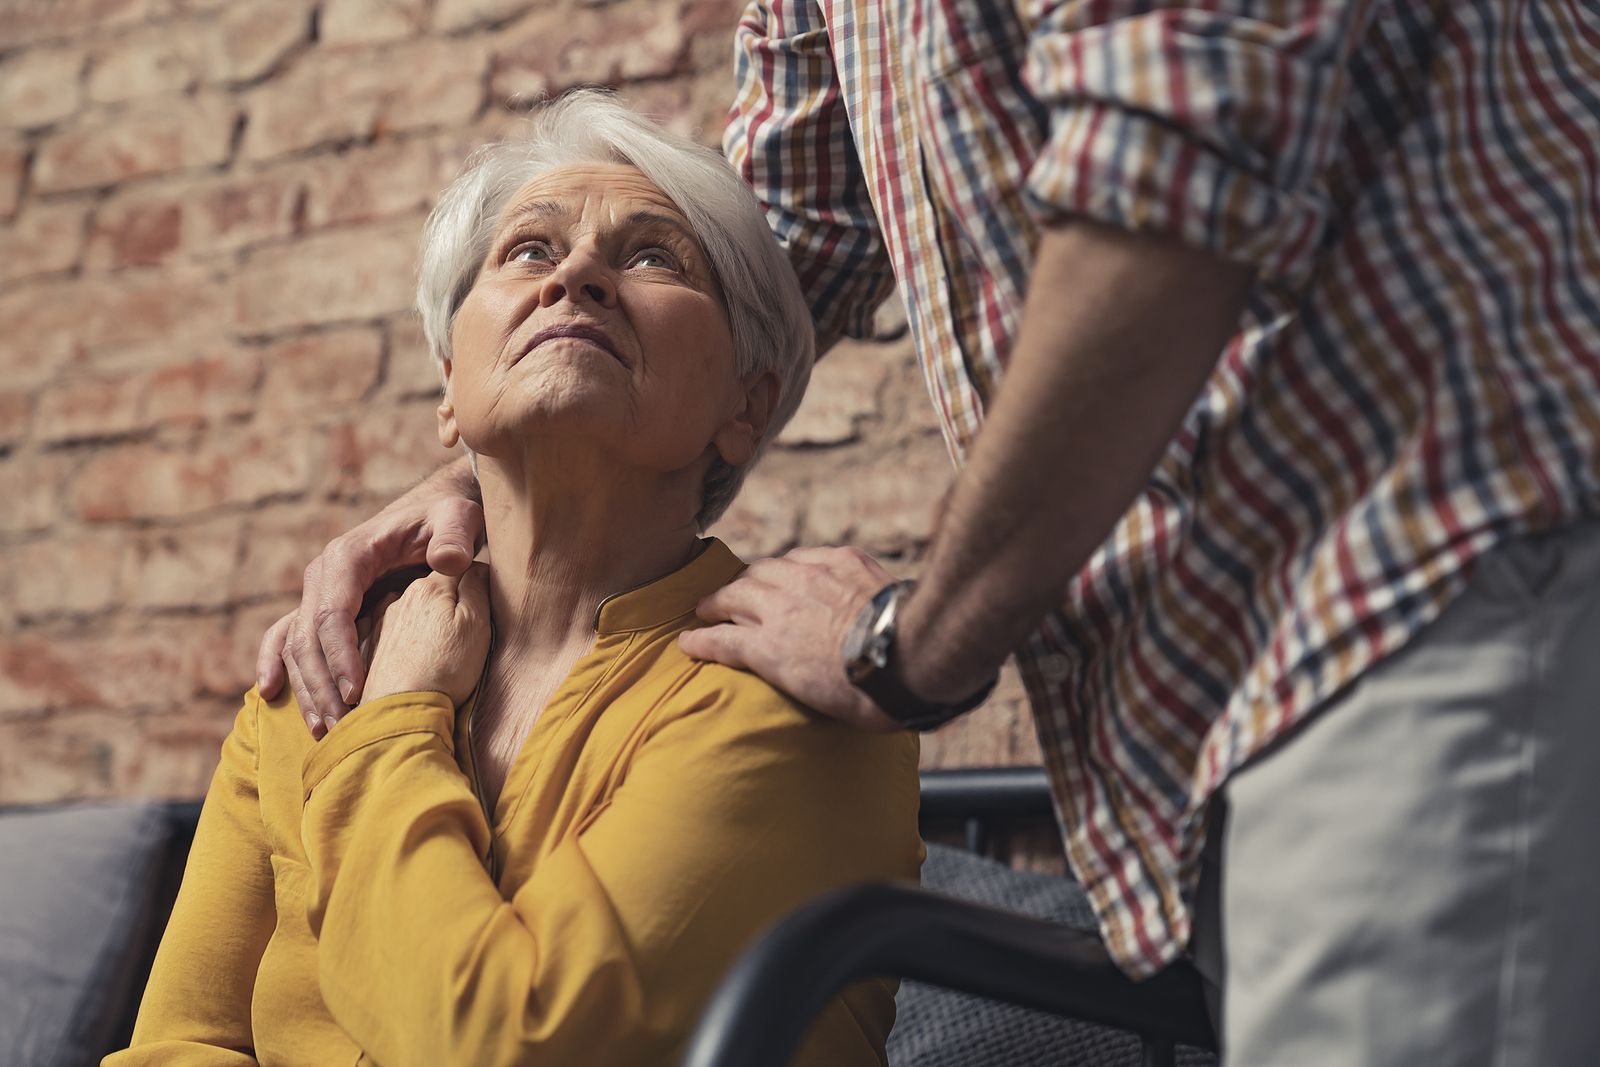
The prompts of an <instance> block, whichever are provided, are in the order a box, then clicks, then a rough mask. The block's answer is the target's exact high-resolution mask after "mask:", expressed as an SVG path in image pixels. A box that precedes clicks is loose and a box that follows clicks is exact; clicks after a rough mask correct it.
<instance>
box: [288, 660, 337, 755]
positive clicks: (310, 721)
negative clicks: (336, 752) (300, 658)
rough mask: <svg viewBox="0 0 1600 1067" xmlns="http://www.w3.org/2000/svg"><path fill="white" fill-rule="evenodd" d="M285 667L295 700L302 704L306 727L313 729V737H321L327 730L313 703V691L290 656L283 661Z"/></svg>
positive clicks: (301, 710)
mask: <svg viewBox="0 0 1600 1067" xmlns="http://www.w3.org/2000/svg"><path fill="white" fill-rule="evenodd" d="M283 669H284V673H285V674H287V675H288V676H289V685H290V687H291V688H292V689H293V690H294V699H295V702H296V703H297V704H299V705H300V717H301V718H302V719H304V720H305V723H306V729H308V730H310V731H311V736H312V738H313V739H316V738H320V737H321V736H322V735H323V734H324V733H326V732H327V731H326V730H325V729H324V728H323V725H322V716H321V715H318V714H317V712H316V710H315V709H314V708H313V707H312V705H311V693H310V691H309V690H308V689H306V683H305V679H304V678H301V677H300V669H299V668H298V667H296V666H295V663H294V660H293V659H288V658H286V659H285V660H284V661H283Z"/></svg>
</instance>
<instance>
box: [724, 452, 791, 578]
mask: <svg viewBox="0 0 1600 1067" xmlns="http://www.w3.org/2000/svg"><path fill="white" fill-rule="evenodd" d="M780 459H781V457H777V456H769V457H768V458H767V459H766V460H764V461H763V462H762V463H761V464H760V465H758V466H757V467H756V469H755V470H754V471H752V472H751V473H750V476H749V478H747V479H746V480H745V483H744V488H743V489H742V490H740V492H739V495H738V496H736V497H734V499H733V503H732V504H731V505H729V506H728V510H727V511H726V512H724V513H723V516H722V518H721V519H719V520H717V522H716V524H715V525H714V526H712V528H711V530H710V532H711V533H712V534H714V535H715V536H717V537H720V538H721V539H722V540H724V541H726V542H727V543H728V547H730V548H732V549H733V550H734V551H735V552H737V553H738V554H739V555H740V556H743V557H744V558H745V559H747V560H749V559H756V558H759V557H761V556H775V555H777V554H778V553H780V552H784V551H787V550H788V549H790V548H793V547H794V545H795V541H796V535H797V534H798V533H799V531H800V505H801V503H802V502H803V501H802V493H801V492H800V490H799V488H798V487H797V486H796V485H794V484H793V479H792V476H786V475H789V474H790V472H789V471H786V470H784V469H783V465H782V464H781V463H780V462H778V461H779V460H780ZM769 464H770V466H769Z"/></svg>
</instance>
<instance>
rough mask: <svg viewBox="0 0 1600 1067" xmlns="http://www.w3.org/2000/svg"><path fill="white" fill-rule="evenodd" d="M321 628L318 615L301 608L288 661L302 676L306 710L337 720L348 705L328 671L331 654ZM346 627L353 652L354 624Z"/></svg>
mask: <svg viewBox="0 0 1600 1067" xmlns="http://www.w3.org/2000/svg"><path fill="white" fill-rule="evenodd" d="M307 616H311V617H310V618H308V617H307ZM318 625H319V620H318V619H317V618H316V617H315V615H314V614H312V613H311V612H310V611H308V610H307V609H304V608H302V609H301V613H300V618H299V619H298V620H297V621H296V622H295V626H294V630H293V631H292V632H291V634H290V636H289V660H290V662H291V663H292V664H293V665H294V667H295V669H296V670H298V671H299V672H300V680H301V681H302V682H303V683H304V685H305V689H306V692H307V695H308V697H309V699H310V701H311V703H310V707H309V708H307V709H306V710H308V711H313V712H315V713H316V714H317V715H319V716H322V717H323V718H337V717H338V716H339V715H340V714H341V713H342V712H343V711H344V710H345V707H346V704H345V702H344V697H343V695H342V694H341V693H340V692H339V689H338V683H337V682H336V681H335V679H334V675H333V674H332V673H331V672H330V670H329V669H328V654H327V651H326V650H325V649H324V648H323V645H322V636H321V634H319V633H318V631H317V626H318ZM345 625H346V626H347V627H348V628H349V630H350V641H351V646H352V648H354V644H355V631H356V628H355V623H354V621H352V620H347V621H346V622H345Z"/></svg>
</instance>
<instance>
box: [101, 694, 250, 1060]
mask: <svg viewBox="0 0 1600 1067" xmlns="http://www.w3.org/2000/svg"><path fill="white" fill-rule="evenodd" d="M258 714H259V702H258V700H257V698H256V695H255V693H254V692H252V693H251V694H250V695H249V696H248V697H247V698H246V699H245V705H244V707H243V708H242V709H241V710H240V711H239V714H238V716H237V717H236V718H235V720H234V724H233V730H232V732H231V733H229V734H228V737H227V740H225V741H224V742H223V745H222V759H221V761H220V762H219V763H218V765H217V770H216V773H215V774H214V775H213V776H212V779H211V787H210V789H209V790H208V791H207V792H206V799H205V805H204V807H203V808H202V809H201V812H200V823H199V826H198V827H197V828H196V830H195V837H194V845H193V846H192V848H191V849H190V851H189V860H188V865H187V866H186V867H185V869H184V873H183V885H182V888H181V889H179V891H178V899H177V902H176V903H175V904H174V905H173V909H172V917H171V918H170V919H169V920H168V922H167V929H166V933H165V934H164V935H163V936H162V938H161V947H160V949H159V950H158V951H157V952H156V958H155V964H154V966H153V967H152V968H151V971H150V980H149V982H148V984H147V985H146V986H145V991H144V999H143V1000H142V1001H141V1002H140V1004H139V1017H138V1021H137V1022H136V1023H135V1025H134V1028H133V1042H132V1047H130V1048H128V1049H127V1050H125V1051H123V1052H117V1053H113V1054H112V1055H111V1056H108V1057H107V1058H106V1059H105V1060H104V1061H103V1067H142V1065H147V1064H148V1065H150V1067H157V1065H160V1067H243V1065H246V1064H254V1063H255V1062H256V1059H255V1049H254V1044H255V1043H254V1039H253V1038H252V1036H251V1029H250V1000H251V995H252V993H253V991H254V989H255V976H256V971H257V969H258V968H259V966H260V963H261V954H262V953H263V952H264V951H265V950H266V946H267V941H268V939H270V938H271V936H272V931H273V927H274V925H275V922H276V917H277V913H276V910H275V907H274V905H273V896H272V864H271V860H270V858H269V857H270V855H271V850H270V848H269V846H268V844H267V840H266V833H265V831H264V829H263V827H262V821H261V808H260V804H259V802H258V799H257V790H256V782H257V769H258V765H257V720H258Z"/></svg>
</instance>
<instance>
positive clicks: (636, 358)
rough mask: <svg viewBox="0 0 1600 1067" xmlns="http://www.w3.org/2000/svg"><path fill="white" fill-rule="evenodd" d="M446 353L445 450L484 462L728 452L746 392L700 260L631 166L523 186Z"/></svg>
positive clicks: (665, 460) (672, 462)
mask: <svg viewBox="0 0 1600 1067" xmlns="http://www.w3.org/2000/svg"><path fill="white" fill-rule="evenodd" d="M451 345H452V351H453V357H452V360H451V362H450V364H448V365H447V367H446V375H447V383H448V384H447V387H446V403H445V405H443V406H441V409H440V414H441V422H440V434H441V438H442V439H444V440H445V443H446V444H447V445H449V444H453V443H454V442H453V440H451V439H450V438H451V434H452V431H459V433H460V436H461V438H462V439H463V440H464V441H465V442H466V443H467V445H468V446H469V447H470V448H472V449H473V450H474V451H476V452H477V453H479V455H481V456H491V457H496V456H512V455H515V454H517V453H518V452H519V451H526V450H528V449H530V448H531V449H538V448H539V447H541V445H542V444H549V443H554V442H568V443H571V442H583V443H585V444H587V445H589V446H595V447H598V448H599V449H600V450H601V451H602V452H604V453H606V454H608V455H612V456H614V457H615V458H616V459H617V460H618V461H619V462H621V463H623V464H626V465H630V466H636V467H646V468H652V469H659V470H663V471H668V470H672V471H675V470H679V469H682V468H687V467H689V466H690V465H692V464H695V463H696V462H697V461H699V460H702V459H703V460H705V462H707V463H709V461H710V458H711V452H710V449H717V450H719V451H723V452H725V453H726V452H727V451H728V450H729V449H731V450H732V451H733V452H734V453H738V452H739V451H740V444H739V441H738V440H737V438H738V437H739V435H738V434H737V433H735V434H734V435H733V437H729V436H728V432H729V431H728V423H729V420H730V419H736V417H737V415H738V412H739V411H740V409H741V408H742V406H743V398H744V396H745V393H746V390H745V388H744V387H743V386H742V385H741V383H740V382H739V380H738V379H737V377H736V376H735V373H734V361H733V340H732V336H731V334H730V332H729V326H728V316H727V312H726V310H725V309H724V307H723V304H722V297H721V292H720V289H719V287H718V285H717V281H716V278H715V275H714V274H713V273H712V269H711V263H710V261H709V260H708V259H707V258H706V256H705V253H704V252H702V251H701V248H700V244H699V242H698V241H697V240H696V239H695V237H694V235H693V231H692V230H691V229H690V227H689V223H688V221H687V220H686V219H685V218H684V217H683V215H682V213H681V212H679V211H678V209H677V207H676V206H675V205H674V204H673V203H672V201H670V200H669V199H667V197H666V196H665V195H664V194H663V193H662V192H661V191H660V190H659V189H657V188H656V187H655V186H654V185H653V184H652V183H651V182H650V181H649V179H647V178H646V177H645V176H644V175H643V174H641V173H640V172H639V171H638V170H637V169H635V168H633V167H631V166H627V165H623V164H586V165H581V166H569V167H562V168H559V169H557V170H554V171H551V172H549V173H547V174H544V175H542V176H540V177H538V178H536V179H534V180H533V181H530V182H529V183H528V184H527V185H525V186H523V188H522V189H520V190H519V191H518V192H517V194H516V195H515V196H513V197H512V198H511V200H510V201H509V202H508V204H507V207H506V209H505V211H504V213H503V214H502V216H501V218H500V220H499V223H498V225H497V227H496V230H495V234H494V238H493V240H492V241H491V243H490V246H489V254H488V256H487V257H486V258H485V260H484V262H483V263H482V265H481V267H480V269H479V273H478V277H477V280H476V282H474V284H473V287H472V290H471V291H470V292H469V293H468V295H467V298H466V300H465V301H464V302H463V304H462V306H461V309H460V311H459V312H458V313H457V315H456V319H455V323H454V325H453V327H452V331H451ZM752 445H753V442H752ZM724 458H725V459H728V460H729V461H730V462H734V463H743V462H745V461H746V460H747V459H748V458H749V457H748V455H744V456H740V455H733V456H729V455H726V454H725V455H724ZM702 465H703V464H702Z"/></svg>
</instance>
